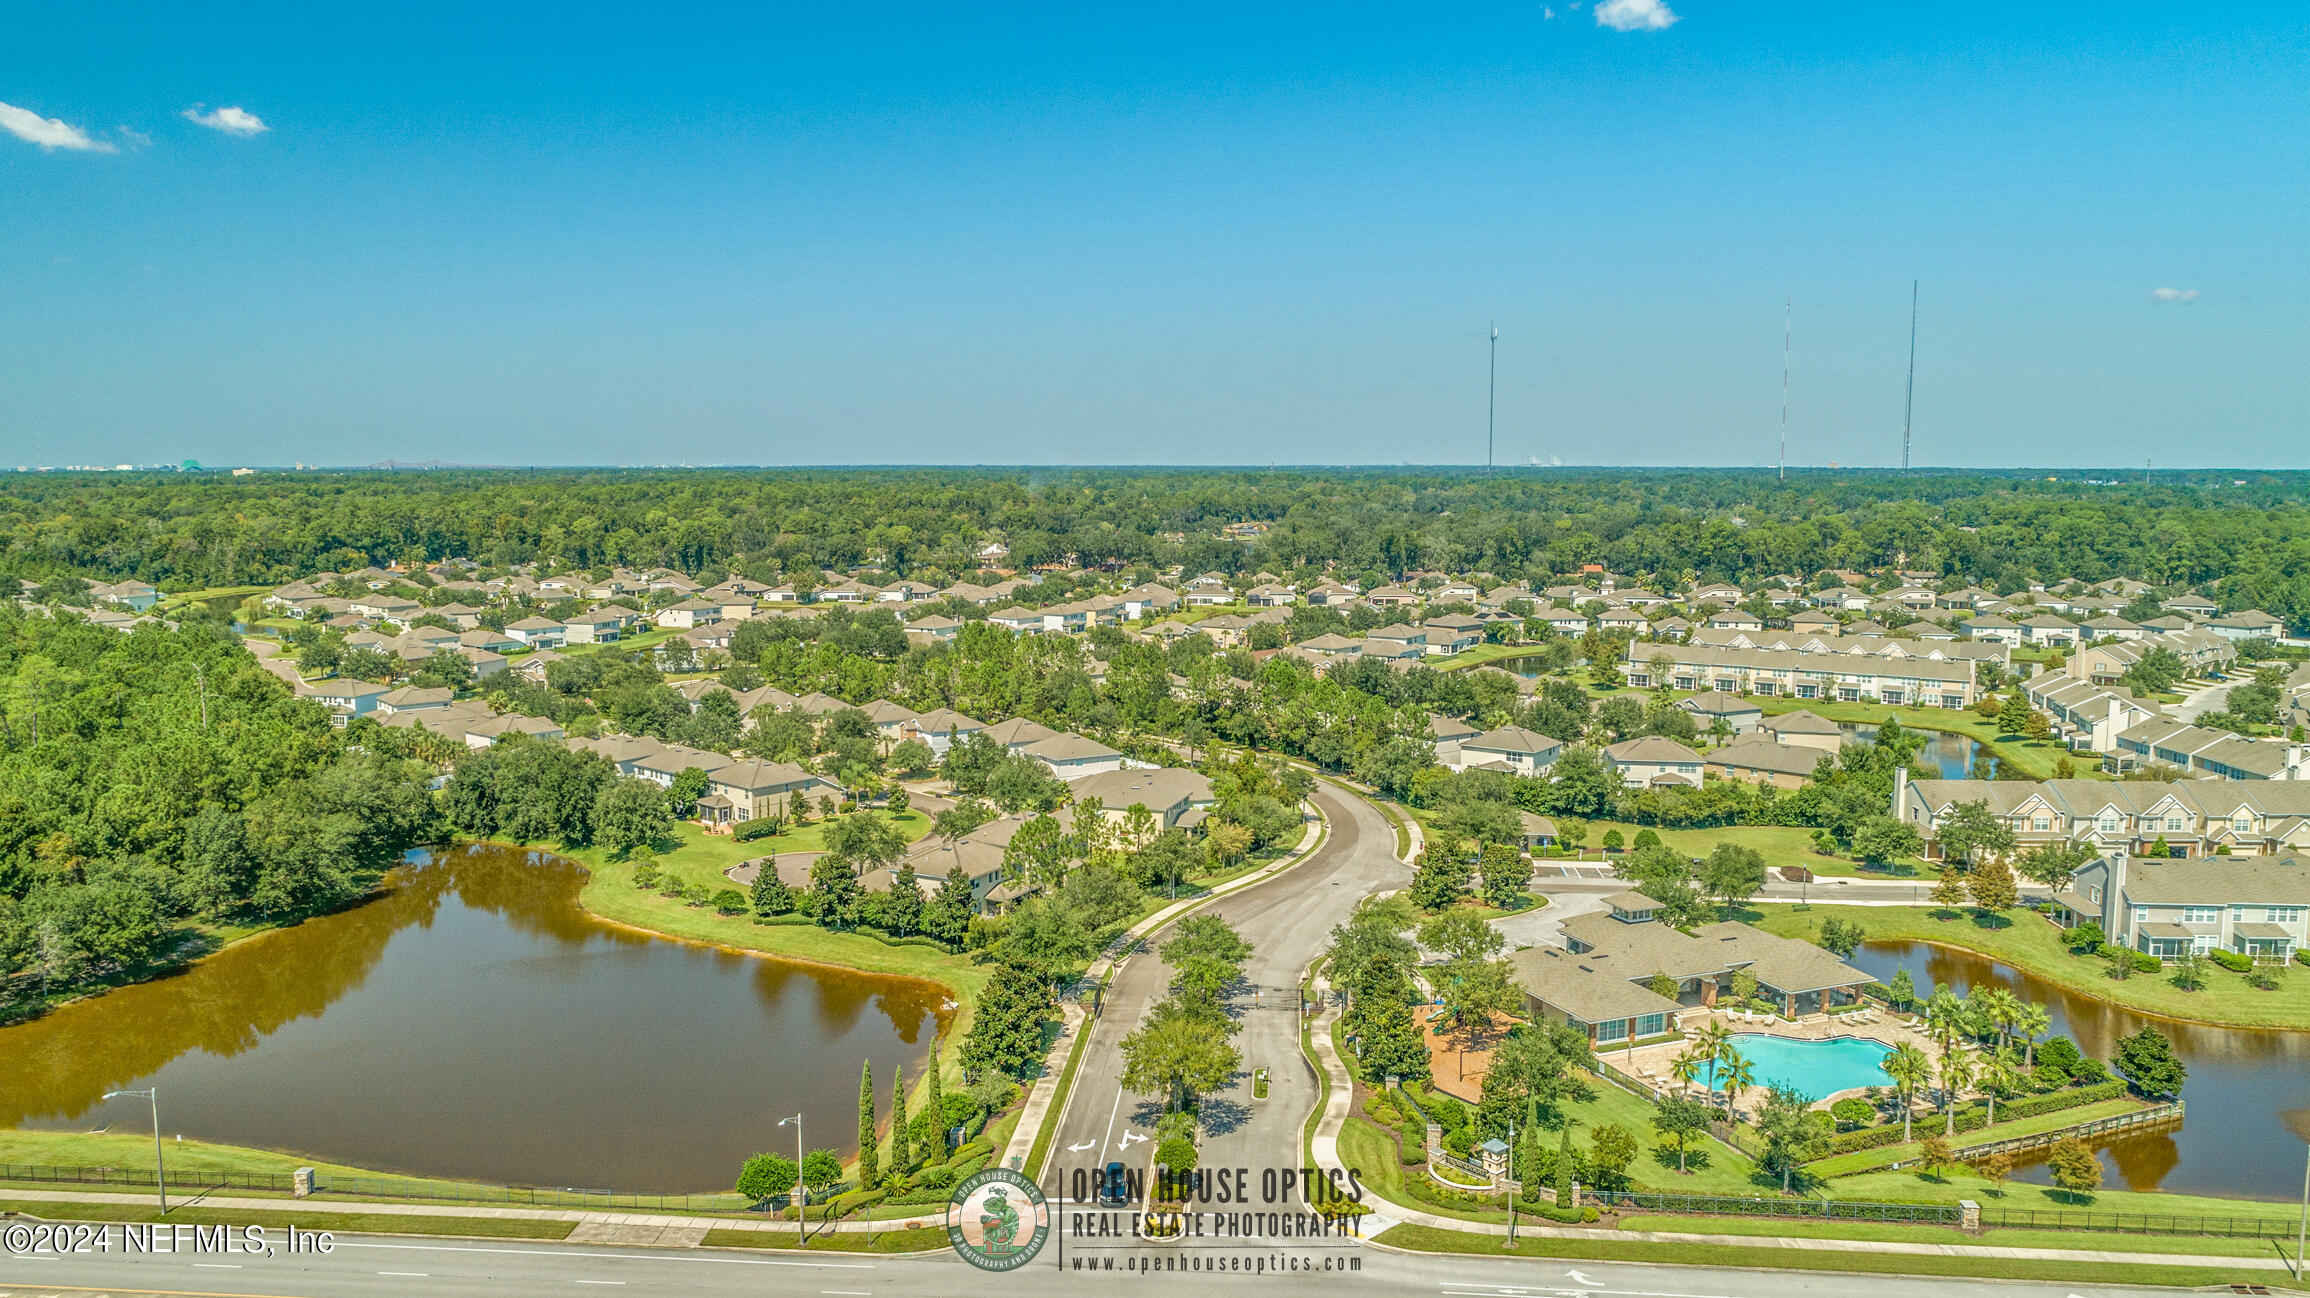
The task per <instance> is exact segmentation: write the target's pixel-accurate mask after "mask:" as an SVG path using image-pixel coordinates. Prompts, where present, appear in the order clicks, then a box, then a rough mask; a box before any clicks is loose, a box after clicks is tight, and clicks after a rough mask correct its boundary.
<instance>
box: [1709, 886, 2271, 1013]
mask: <svg viewBox="0 0 2310 1298" xmlns="http://www.w3.org/2000/svg"><path fill="white" fill-rule="evenodd" d="M1752 909H1753V911H1754V912H1755V913H1756V914H1757V915H1758V916H1759V918H1756V919H1752V920H1751V921H1750V922H1751V923H1754V924H1756V925H1757V926H1758V927H1759V928H1762V929H1764V930H1765V931H1767V932H1770V933H1778V934H1780V935H1782V936H1784V937H1804V938H1810V937H1812V936H1814V935H1815V934H1816V933H1818V932H1819V930H1820V925H1821V921H1822V920H1824V919H1826V918H1828V917H1829V916H1830V915H1837V916H1841V917H1843V918H1846V919H1850V920H1853V921H1855V922H1857V923H1859V924H1860V925H1861V927H1862V929H1863V931H1864V932H1865V933H1866V934H1867V936H1869V937H1872V938H1907V939H1911V940H1917V941H1926V942H1940V943H1943V944H1945V945H1948V946H1953V947H1962V948H1964V949H1966V950H1969V951H1978V952H1980V953H1981V954H1983V955H1986V956H1989V957H1991V958H1993V959H1997V960H2002V961H2004V962H2006V963H2007V964H2010V965H2012V966H2014V967H2015V968H2017V969H2021V970H2023V971H2025V972H2027V973H2030V974H2033V975H2035V976H2037V977H2039V978H2043V979H2045V980H2046V981H2047V982H2051V983H2057V984H2059V985H2061V986H2063V987H2066V988H2068V989H2070V990H2071V991H2075V992H2079V993H2081V994H2083V995H2086V996H2091V997H2094V998H2096V999H2099V1000H2105V1001H2109V1002H2112V1003H2113V1004H2118V1005H2123V1006H2126V1007H2128V1008H2130V1009H2137V1010H2143V1011H2146V1012H2148V1013H2151V1014H2162V1015H2165V1016H2167V1017H2169V1018H2177V1019H2190V1020H2194V1021H2197V1022H2200V1023H2216V1024H2222V1025H2225V1026H2231V1027H2253V1028H2310V971H2306V970H2303V969H2300V968H2290V969H2287V970H2286V971H2284V972H2282V973H2280V974H2279V979H2280V983H2279V987H2278V990H2276V991H2274V992H2264V991H2256V990H2254V989H2253V988H2251V987H2248V986H2247V985H2246V982H2245V978H2244V976H2243V975H2241V974H2234V973H2231V972H2229V971H2228V970H2226V969H2220V968H2215V967H2211V966H2209V967H2208V969H2207V971H2206V986H2205V989H2204V990H2203V991H2195V992H2186V991H2183V990H2181V989H2180V988H2178V987H2175V986H2174V985H2173V984H2172V983H2170V982H2168V981H2166V976H2165V975H2164V974H2162V973H2158V974H2146V973H2142V974H2135V975H2134V976H2133V977H2131V978H2128V979H2126V980H2125V981H2123V982H2118V981H2116V980H2114V979H2111V978H2109V977H2108V976H2107V975H2106V973H2105V972H2104V971H2105V970H2107V969H2108V968H2109V965H2108V964H2107V963H2106V962H2105V961H2102V960H2099V959H2094V958H2090V957H2084V956H2074V955H2071V954H2070V953H2069V951H2068V949H2067V948H2066V947H2064V946H2063V945H2062V944H2061V930H2059V929H2057V928H2055V927H2054V926H2053V924H2052V923H2051V922H2050V921H2048V920H2047V919H2046V918H2045V917H2044V916H2042V915H2039V914H2037V913H2035V912H2033V911H2027V910H2012V911H2008V912H2006V914H2005V915H2004V916H2003V920H2004V921H2005V922H2004V923H2003V924H2002V925H2001V926H2000V925H1995V924H1987V923H1984V922H1983V921H1982V920H1981V918H1980V917H1979V916H1978V915H1976V914H1975V913H1974V912H1972V911H1965V912H1962V913H1959V912H1952V911H1946V910H1942V909H1940V908H1938V907H1933V906H1826V905H1821V904H1818V903H1816V904H1815V905H1814V906H1813V907H1812V909H1811V910H1809V911H1798V910H1796V909H1795V908H1794V907H1792V906H1789V905H1786V904H1779V903H1758V904H1756V905H1754V906H1753V907H1752ZM1944 915H1953V916H1955V917H1954V918H1948V919H1942V918H1936V917H1937V916H1944Z"/></svg>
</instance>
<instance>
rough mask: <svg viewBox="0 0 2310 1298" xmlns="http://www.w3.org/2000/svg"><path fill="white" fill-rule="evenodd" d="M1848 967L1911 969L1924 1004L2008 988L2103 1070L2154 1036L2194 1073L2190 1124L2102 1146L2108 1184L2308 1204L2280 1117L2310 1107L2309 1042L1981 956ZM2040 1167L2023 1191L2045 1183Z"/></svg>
mask: <svg viewBox="0 0 2310 1298" xmlns="http://www.w3.org/2000/svg"><path fill="white" fill-rule="evenodd" d="M1853 964H1855V965H1856V966H1858V967H1860V968H1862V969H1865V970H1867V971H1868V972H1869V973H1871V974H1873V975H1875V976H1876V977H1877V979H1878V981H1880V982H1882V981H1886V980H1888V979H1890V978H1892V976H1893V973H1894V971H1895V970H1898V969H1907V970H1908V971H1909V977H1910V978H1911V979H1912V980H1914V981H1915V982H1916V984H1917V991H1918V994H1919V995H1920V996H1922V995H1924V994H1926V992H1927V991H1928V990H1929V989H1930V988H1931V987H1932V986H1933V984H1935V983H1943V984H1946V985H1948V987H1949V989H1950V990H1951V991H1953V992H1956V993H1958V994H1960V995H1963V994H1964V993H1965V991H1966V989H1967V988H1971V987H1984V986H1989V985H1991V984H2002V985H2004V986H2005V987H2007V988H2008V989H2010V990H2011V991H2012V992H2013V993H2014V994H2015V995H2016V996H2019V997H2021V998H2022V999H2023V1000H2027V1001H2038V1002H2041V1003H2043V1004H2044V1005H2045V1007H2046V1009H2047V1011H2048V1012H2049V1013H2050V1014H2051V1015H2052V1018H2053V1030H2054V1031H2055V1032H2057V1033H2060V1034H2061V1035H2063V1036H2067V1037H2070V1038H2072V1039H2073V1040H2075V1041H2076V1042H2077V1044H2078V1048H2079V1049H2081V1050H2083V1051H2085V1052H2086V1053H2087V1054H2089V1055H2093V1056H2095V1057H2097V1058H2100V1059H2105V1060H2106V1059H2108V1058H2110V1057H2111V1056H2113V1055H2115V1054H2116V1053H2117V1042H2118V1038H2119V1037H2122V1036H2126V1035H2128V1034H2130V1033H2133V1032H2136V1031H2139V1030H2140V1029H2141V1028H2143V1027H2144V1026H2155V1027H2156V1028H2157V1029H2158V1031H2160V1032H2163V1033H2164V1034H2166V1036H2167V1037H2168V1038H2169V1039H2171V1040H2172V1041H2173V1043H2174V1053H2175V1054H2176V1055H2178V1056H2180V1057H2181V1059H2182V1062H2183V1063H2185V1064H2187V1065H2188V1066H2189V1070H2190V1075H2189V1081H2188V1083H2187V1084H2186V1085H2185V1086H2184V1087H2183V1090H2182V1098H2183V1099H2184V1100H2185V1101H2187V1103H2188V1112H2187V1114H2186V1115H2185V1117H2184V1118H2183V1121H2182V1125H2181V1126H2180V1127H2179V1128H2168V1129H2165V1130H2160V1131H2155V1132H2147V1133H2143V1134H2140V1135H2132V1136H2123V1137H2120V1138H2117V1139H2113V1140H2110V1141H2107V1142H2104V1143H2103V1144H2102V1145H2101V1155H2102V1164H2103V1167H2104V1169H2105V1172H2106V1174H2107V1183H2108V1184H2109V1185H2111V1186H2112V1187H2113V1188H2117V1187H2123V1188H2125V1189H2128V1190H2171V1191H2176V1192H2182V1193H2190V1194H2219V1195H2230V1196H2246V1197H2252V1198H2264V1199H2292V1198H2296V1197H2298V1196H2299V1195H2300V1194H2301V1192H2302V1160H2303V1156H2304V1155H2303V1148H2302V1141H2301V1140H2299V1139H2297V1138H2296V1137H2295V1136H2294V1135H2293V1134H2292V1133H2291V1132H2290V1131H2289V1130H2288V1129H2287V1127H2286V1123H2285V1120H2284V1118H2283V1117H2282V1115H2283V1113H2284V1112H2285V1111H2287V1110H2289V1109H2298V1108H2302V1107H2304V1106H2306V1105H2310V1033H2304V1032H2273V1031H2266V1030H2260V1029H2254V1028H2217V1027H2209V1026H2206V1025H2204V1024H2198V1023H2181V1022H2176V1021H2175V1020H2172V1019H2163V1018H2157V1017H2155V1016H2153V1015H2147V1014H2136V1013H2134V1012H2132V1011H2130V1010H2125V1009H2120V1008H2118V1007H2116V1006H2113V1005H2110V1004H2108V1003H2106V1002H2103V1001H2098V1000H2094V999H2092V998H2091V997H2087V996H2081V995H2078V994H2077V993H2075V992H2071V991H2067V990H2065V989H2063V988H2060V987H2056V986H2054V985H2053V984H2051V983H2046V982H2040V981H2039V980H2037V979H2035V978H2032V977H2030V976H2028V975H2027V974H2024V973H2022V972H2020V971H2019V970H2016V969H2014V968H2012V967H2011V966H2009V965H2005V964H2001V963H1999V962H1997V961H1995V960H1991V959H1989V958H1987V957H1985V956H1980V955H1976V954H1974V953H1972V952H1970V951H1960V950H1956V949H1954V948H1951V947H1944V946H1936V945H1934V944H1932V943H1929V942H1869V943H1866V944H1864V945H1863V946H1862V948H1861V950H1860V951H1859V953H1858V954H1856V955H1855V956H1854V958H1853ZM2042 1158H2043V1156H2042V1155H2039V1158H2038V1164H2037V1165H2034V1166H2031V1167H2029V1168H2028V1170H2027V1171H2025V1172H2023V1173H2022V1174H2021V1179H2023V1180H2030V1181H2037V1182H2039V1183H2041V1184H2043V1183H2045V1182H2046V1181H2047V1177H2046V1176H2045V1170H2044V1167H2043V1166H2042Z"/></svg>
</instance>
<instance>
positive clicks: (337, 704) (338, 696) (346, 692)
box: [302, 680, 390, 726]
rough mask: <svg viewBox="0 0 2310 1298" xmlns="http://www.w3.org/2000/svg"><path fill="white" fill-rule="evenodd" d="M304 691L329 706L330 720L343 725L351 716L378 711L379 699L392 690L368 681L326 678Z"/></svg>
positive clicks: (306, 694) (360, 715)
mask: <svg viewBox="0 0 2310 1298" xmlns="http://www.w3.org/2000/svg"><path fill="white" fill-rule="evenodd" d="M302 692H303V693H304V694H305V696H306V697H307V698H310V699H312V700H313V701H314V702H316V703H319V704H320V705H321V706H322V707H324V708H327V709H328V710H329V718H330V720H331V721H333V722H335V723H336V724H337V725H340V726H342V725H344V724H345V722H346V721H347V720H349V719H350V718H353V717H365V716H368V715H369V714H370V713H371V712H374V711H376V709H377V700H379V699H381V698H383V697H385V695H386V694H387V693H389V692H390V691H389V690H387V688H386V687H385V686H383V685H372V684H370V683H369V682H367V681H356V680H326V681H315V682H313V683H312V685H310V686H309V687H307V689H306V690H305V691H302Z"/></svg>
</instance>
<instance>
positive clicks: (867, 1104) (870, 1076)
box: [858, 1059, 882, 1190]
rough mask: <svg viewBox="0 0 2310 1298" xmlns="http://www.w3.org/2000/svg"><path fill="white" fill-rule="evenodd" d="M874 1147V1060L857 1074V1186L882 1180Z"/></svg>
mask: <svg viewBox="0 0 2310 1298" xmlns="http://www.w3.org/2000/svg"><path fill="white" fill-rule="evenodd" d="M876 1152H877V1151H876V1150H875V1148H874V1061H873V1060H871V1059H869V1060H867V1061H866V1064H865V1066H864V1067H863V1068H862V1069H861V1071H860V1072H859V1074H858V1188H859V1189H861V1190H866V1189H872V1188H873V1187H874V1186H876V1185H878V1184H880V1183H881V1181H882V1171H881V1169H880V1168H879V1167H878V1166H877V1160H876V1158H875V1154H876Z"/></svg>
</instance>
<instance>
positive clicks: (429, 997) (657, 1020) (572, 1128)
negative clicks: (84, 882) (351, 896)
mask: <svg viewBox="0 0 2310 1298" xmlns="http://www.w3.org/2000/svg"><path fill="white" fill-rule="evenodd" d="M584 879H585V871H584V869H583V868H582V867H581V866H579V865H577V864H576V863H574V862H572V861H569V860H567V859H565V858H562V857H558V856H554V855H552V854H549V853H544V852H535V851H526V850H523V849H520V848H513V847H504V846H497V845H477V846H472V847H466V848H459V849H455V850H448V851H441V852H429V853H413V854H412V859H411V863H410V864H409V865H407V866H404V867H402V868H401V869H398V870H396V871H394V872H393V873H392V875H390V876H389V877H388V881H387V882H388V891H386V892H385V893H384V895H382V896H380V897H378V898H377V899H375V900H373V901H370V902H368V903H366V904H364V905H361V906H357V907H354V908H352V909H350V910H346V911H343V912H340V913H338V914H335V915H329V916H326V917H323V918H319V919H314V920H310V921H308V922H306V923H304V924H300V925H298V926H296V927H294V928H288V929H282V930H280V931H278V932H273V933H267V934H263V935H261V936H259V937H256V938H253V939H251V940H249V941H246V942H242V943H240V944H238V945H235V946H232V947H229V948H227V949H226V950H224V951H222V952H220V953H218V954H217V955H215V956H213V957H211V958H209V959H206V960H203V961H201V962H199V963H198V964H196V965H194V966H192V967H191V968H189V969H187V970H185V971H184V972H182V973H180V974H177V975H175V976H173V977H168V978H162V979H159V980H157V981H154V982H149V983H142V984H138V985H136V986H132V987H124V988H121V989H119V990H116V991H113V992H111V993H109V994H107V995H104V996H99V997H96V998H94V999H91V1000H86V1001H81V1002H78V1003H75V1004H72V1005H68V1006H66V1007H64V1008H63V1009H61V1010H59V1011H57V1012H56V1013H54V1014H51V1015H48V1016H47V1017H46V1018H43V1019H38V1020H35V1021H33V1022H31V1023H26V1024H22V1025H19V1026H16V1027H11V1028H7V1029H4V1030H0V1126H25V1127H46V1128H61V1129H68V1130H86V1129H89V1128H91V1127H95V1126H97V1125H99V1124H100V1123H104V1122H118V1123H119V1124H121V1125H122V1126H124V1127H125V1126H129V1125H131V1124H135V1125H136V1126H138V1127H139V1128H141V1126H142V1124H143V1123H144V1122H145V1121H146V1118H145V1108H144V1106H143V1104H142V1103H141V1102H138V1103H130V1102H128V1101H114V1102H111V1103H109V1104H107V1103H104V1102H103V1101H102V1098H101V1097H102V1096H103V1094H104V1093H105V1092H106V1091H109V1090H118V1089H123V1088H131V1087H136V1088H141V1087H146V1086H157V1087H159V1088H160V1116H161V1123H162V1129H163V1131H164V1132H166V1133H167V1134H168V1135H169V1136H171V1137H174V1136H177V1135H183V1136H185V1137H187V1138H191V1139H200V1140H213V1141H223V1142H226V1143H230V1144H240V1145H254V1146H260V1147H263V1148H268V1149H282V1150H291V1151H295V1152H297V1153H299V1154H302V1155H305V1156H308V1157H312V1158H316V1159H321V1160H326V1161H329V1162H336V1163H347V1164H352V1165H355V1166H360V1167H370V1168H377V1169H380V1170H386V1171H395V1172H404V1173H410V1174H415V1175H425V1176H448V1177H463V1178H473V1179H478V1180H485V1181H499V1182H510V1183H516V1184H527V1185H541V1186H571V1187H580V1188H606V1189H614V1190H636V1191H697V1190H713V1189H723V1188H727V1187H728V1185H729V1184H730V1183H731V1181H732V1180H733V1179H734V1177H735V1176H736V1173H737V1168H738V1164H739V1162H740V1161H741V1160H743V1159H744V1158H745V1156H746V1155H748V1154H751V1153H754V1152H757V1151H759V1150H764V1149H782V1150H790V1149H791V1148H792V1147H793V1139H794V1138H793V1130H792V1128H791V1127H789V1128H787V1129H785V1130H783V1131H781V1130H779V1129H778V1128H777V1122H778V1120H779V1119H780V1118H781V1117H784V1116H786V1115H788V1114H792V1113H796V1112H800V1113H801V1114H802V1115H803V1122H804V1129H805V1133H806V1135H807V1136H808V1137H809V1139H810V1143H811V1144H812V1145H814V1146H818V1145H823V1146H829V1147H834V1148H839V1149H843V1150H844V1151H845V1152H848V1151H849V1147H850V1146H852V1145H853V1144H854V1143H855V1137H854V1134H853V1133H855V1132H856V1131H857V1129H858V1124H857V1114H858V1108H857V1103H858V1099H857V1097H858V1071H859V1066H860V1064H861V1063H862V1062H865V1061H868V1060H871V1061H872V1062H873V1065H874V1072H875V1079H876V1089H877V1090H878V1091H880V1092H881V1093H883V1094H884V1095H885V1096H887V1094H888V1092H889V1088H890V1081H889V1079H890V1076H891V1072H892V1070H893V1069H894V1068H895V1067H897V1066H898V1065H900V1064H902V1063H903V1064H904V1065H905V1066H906V1068H907V1073H908V1076H909V1077H910V1078H911V1077H912V1076H914V1074H915V1073H916V1072H917V1071H918V1070H919V1069H920V1068H921V1066H922V1063H923V1060H924V1059H925V1058H926V1056H927V1053H928V1048H929V1045H930V1042H931V1039H932V1037H933V1035H934V1034H935V1033H937V1032H939V1031H942V1030H943V1028H944V1025H945V1021H946V1017H947V1013H948V1011H947V1009H946V1007H945V1003H944V1002H945V996H944V992H943V990H942V989H941V988H940V987H938V986H936V985H934V984H931V983H926V982H921V981H916V980H911V979H902V978H888V977H879V976H874V975H868V974H859V973H850V972H846V971H843V970H837V969H829V968H822V967H819V966H814V965H803V964H794V963H788V962H784V961H778V960H771V959H766V958H763V957H759V956H753V955H745V954H740V953H737V952H732V951H724V950H717V949H714V948H709V947H703V946H697V945H693V944H689V943H683V942H676V941H672V940H669V939H664V938H658V937H653V936H650V935H648V934H645V933H640V932H636V931H634V930H631V929H625V928H619V927H616V926H613V925H609V924H605V923H603V922H601V921H600V920H597V919H595V918H593V917H592V916H591V915H589V914H587V913H586V912H585V911H584V910H583V909H581V908H580V907H579V905H578V901H577V894H578V889H579V887H580V885H581V884H582V883H583V882H584Z"/></svg>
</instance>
